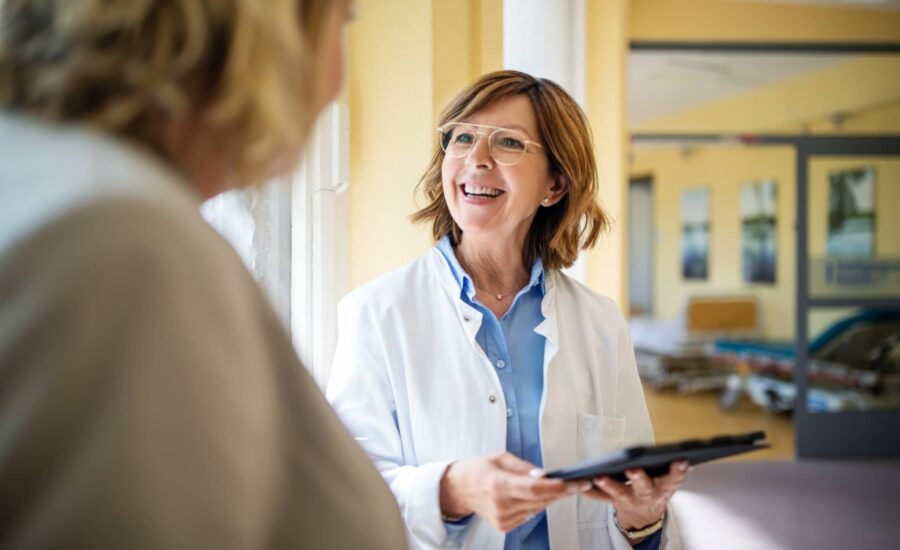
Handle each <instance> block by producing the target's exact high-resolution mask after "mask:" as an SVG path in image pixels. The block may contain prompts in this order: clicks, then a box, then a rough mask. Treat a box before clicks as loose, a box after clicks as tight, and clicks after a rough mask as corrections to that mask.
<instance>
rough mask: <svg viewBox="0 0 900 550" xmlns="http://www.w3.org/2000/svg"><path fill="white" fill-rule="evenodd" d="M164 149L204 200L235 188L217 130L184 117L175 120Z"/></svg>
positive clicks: (164, 141) (169, 126)
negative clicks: (214, 130) (217, 136)
mask: <svg viewBox="0 0 900 550" xmlns="http://www.w3.org/2000/svg"><path fill="white" fill-rule="evenodd" d="M162 147H163V152H164V153H165V155H166V156H167V157H168V158H169V159H170V160H171V161H172V163H173V164H175V166H176V167H177V168H178V169H179V170H181V172H182V173H183V174H184V176H185V178H186V179H187V180H188V182H189V183H190V184H191V185H192V186H193V187H194V188H195V189H196V191H197V192H198V194H199V195H200V197H201V199H203V200H206V199H209V198H211V197H214V196H216V195H218V194H219V193H222V192H224V191H228V190H229V189H231V188H232V187H233V185H232V182H231V177H230V171H229V168H230V167H229V164H228V161H227V160H225V159H227V158H228V155H227V154H226V153H225V150H224V146H223V144H222V143H221V140H219V139H216V135H215V133H214V132H211V131H209V130H206V129H205V128H204V127H203V126H201V125H192V124H189V123H187V122H186V121H184V120H179V121H176V122H173V123H171V124H170V125H168V127H167V128H166V131H165V132H164V134H163V142H162Z"/></svg>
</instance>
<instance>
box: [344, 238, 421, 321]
mask: <svg viewBox="0 0 900 550" xmlns="http://www.w3.org/2000/svg"><path fill="white" fill-rule="evenodd" d="M434 252H435V251H434V250H431V251H429V252H428V253H426V254H424V255H422V256H420V257H418V258H416V259H415V260H413V261H411V262H409V263H408V264H406V265H404V266H402V267H399V268H397V269H394V270H393V271H389V272H388V273H385V274H384V275H380V276H378V277H376V278H375V279H372V280H371V281H369V282H367V283H364V284H363V285H361V286H359V287H357V288H356V289H354V290H352V291H351V292H349V293H348V294H347V295H346V296H344V297H343V298H342V299H341V301H340V304H339V306H338V307H339V308H340V309H341V310H348V309H350V310H362V309H372V310H375V311H385V310H388V309H393V308H399V309H401V310H405V309H406V306H411V305H414V304H416V303H421V302H422V299H423V298H424V297H426V296H427V295H431V294H432V293H434V292H438V291H439V286H438V285H437V284H436V283H437V281H436V280H434V279H435V273H434V265H433V262H434V258H433V257H432V254H433V253H434Z"/></svg>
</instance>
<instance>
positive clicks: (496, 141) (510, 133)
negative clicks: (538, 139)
mask: <svg viewBox="0 0 900 550" xmlns="http://www.w3.org/2000/svg"><path fill="white" fill-rule="evenodd" d="M526 141H527V138H526V137H525V136H524V135H523V134H521V133H520V132H517V131H515V130H505V129H500V130H497V131H496V132H494V133H493V134H491V154H492V155H493V156H494V160H496V161H497V162H498V163H500V164H505V165H507V166H509V165H510V164H515V163H517V162H519V161H520V160H522V157H523V156H524V155H525V142H526Z"/></svg>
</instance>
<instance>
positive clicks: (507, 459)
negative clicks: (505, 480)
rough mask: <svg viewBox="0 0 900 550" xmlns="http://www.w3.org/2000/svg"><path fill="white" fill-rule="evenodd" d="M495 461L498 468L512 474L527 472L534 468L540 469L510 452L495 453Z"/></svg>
mask: <svg viewBox="0 0 900 550" xmlns="http://www.w3.org/2000/svg"><path fill="white" fill-rule="evenodd" d="M495 463H496V464H497V466H499V467H500V468H502V469H504V470H506V471H508V472H511V473H514V474H528V473H530V472H531V471H532V470H535V469H537V470H538V471H540V469H539V468H537V467H536V466H535V465H534V464H532V463H530V462H528V461H525V460H522V459H521V458H519V457H517V456H516V455H514V454H511V453H501V454H499V455H497V458H496V459H495Z"/></svg>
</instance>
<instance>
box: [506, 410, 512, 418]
mask: <svg viewBox="0 0 900 550" xmlns="http://www.w3.org/2000/svg"><path fill="white" fill-rule="evenodd" d="M506 418H512V409H506Z"/></svg>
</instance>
